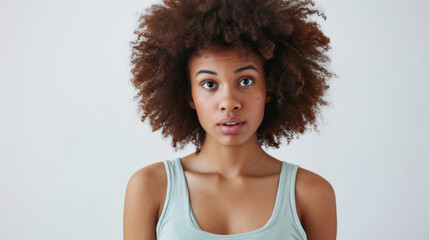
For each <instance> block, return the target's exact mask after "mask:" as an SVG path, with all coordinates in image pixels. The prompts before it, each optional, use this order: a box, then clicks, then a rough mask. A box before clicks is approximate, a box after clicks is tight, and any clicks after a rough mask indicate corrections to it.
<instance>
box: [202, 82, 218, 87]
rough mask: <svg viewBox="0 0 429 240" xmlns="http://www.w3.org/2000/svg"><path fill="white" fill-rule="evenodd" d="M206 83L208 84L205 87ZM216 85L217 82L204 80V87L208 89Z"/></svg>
mask: <svg viewBox="0 0 429 240" xmlns="http://www.w3.org/2000/svg"><path fill="white" fill-rule="evenodd" d="M204 85H206V86H207V87H204ZM214 85H215V83H214V82H211V81H207V82H204V83H203V84H202V86H203V88H206V89H212V88H213V87H214Z"/></svg>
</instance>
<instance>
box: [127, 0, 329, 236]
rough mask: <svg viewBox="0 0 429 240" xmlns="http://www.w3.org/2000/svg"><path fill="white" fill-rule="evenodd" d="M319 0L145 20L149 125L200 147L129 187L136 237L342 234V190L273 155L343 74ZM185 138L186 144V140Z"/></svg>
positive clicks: (236, 3) (139, 83)
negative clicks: (332, 66)
mask: <svg viewBox="0 0 429 240" xmlns="http://www.w3.org/2000/svg"><path fill="white" fill-rule="evenodd" d="M312 6H313V2H312V1H281V0H273V1H270V0H205V1H204V0H201V1H195V0H175V1H172V0H171V1H167V0H165V1H164V2H163V4H161V5H155V6H152V8H151V9H149V11H148V12H147V13H146V14H145V15H143V16H142V17H141V22H140V25H139V27H138V29H137V30H136V35H137V39H136V40H135V41H133V54H132V64H133V69H132V73H133V78H132V82H133V84H134V86H135V87H136V88H137V89H138V90H139V93H138V95H137V96H136V98H139V106H140V110H141V112H142V121H145V119H149V120H150V121H149V123H150V125H151V126H152V128H153V130H154V131H155V130H158V129H162V134H163V136H164V137H172V146H173V147H174V148H176V149H177V148H183V146H184V145H185V144H186V143H189V142H191V143H193V144H194V145H195V146H196V151H195V152H194V153H192V154H190V155H187V156H184V157H178V158H176V159H171V160H165V161H162V162H156V163H153V164H150V165H148V166H146V167H143V168H142V169H140V170H138V171H137V172H136V173H135V174H133V175H132V176H131V178H130V180H129V182H128V185H127V190H126V196H125V208H124V239H125V240H138V239H139V240H142V239H145V240H149V239H159V240H175V239H184V240H190V239H192V240H193V239H198V240H199V239H207V240H208V239H250V240H253V239H255V240H256V239H266V240H268V239H276V240H277V239H310V240H315V239H317V240H332V239H335V238H336V228H337V226H336V225H337V222H336V204H335V194H334V190H333V188H332V186H331V185H330V184H329V182H327V181H326V180H325V179H324V178H322V177H321V176H319V175H317V174H315V173H313V172H311V171H308V170H306V169H303V168H301V167H299V166H298V165H295V164H292V163H289V162H288V161H285V160H283V159H276V158H274V157H272V156H270V155H269V154H267V153H266V152H265V151H264V150H263V149H262V146H266V147H275V148H278V147H279V146H280V140H281V138H282V137H285V138H286V139H287V143H288V144H289V142H290V141H291V139H293V137H294V136H295V135H297V134H302V133H304V132H305V130H307V128H308V126H314V127H315V129H316V130H317V128H316V127H317V125H316V123H315V122H316V115H317V113H318V112H319V107H320V106H322V105H326V104H327V102H326V101H325V100H324V99H323V96H324V94H325V91H326V89H328V85H327V84H326V80H328V79H329V78H330V77H332V73H331V72H329V71H328V70H327V69H326V68H325V67H324V63H326V62H328V61H329V58H328V57H327V55H326V54H325V53H326V51H327V50H328V49H329V38H327V37H326V36H325V35H324V34H323V33H322V32H321V30H320V28H319V25H318V24H317V23H315V22H312V21H310V20H309V19H308V17H309V16H311V15H313V14H317V15H320V16H323V17H324V15H323V14H320V13H319V12H318V11H317V10H315V9H314V8H312ZM178 144H179V146H178Z"/></svg>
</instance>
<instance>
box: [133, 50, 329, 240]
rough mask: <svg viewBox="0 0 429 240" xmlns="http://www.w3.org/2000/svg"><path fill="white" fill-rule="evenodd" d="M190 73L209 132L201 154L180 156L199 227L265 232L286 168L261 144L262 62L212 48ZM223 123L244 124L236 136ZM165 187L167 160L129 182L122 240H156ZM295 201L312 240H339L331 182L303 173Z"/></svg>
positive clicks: (192, 63) (193, 103) (195, 104)
mask: <svg viewBox="0 0 429 240" xmlns="http://www.w3.org/2000/svg"><path fill="white" fill-rule="evenodd" d="M188 69H189V75H190V81H191V89H192V96H191V97H190V98H189V106H190V107H191V108H193V109H195V111H196V112H197V115H198V119H199V121H200V124H201V126H202V127H203V129H204V130H205V131H206V139H205V141H204V144H203V146H202V148H201V152H200V153H199V154H198V155H196V154H195V153H192V154H190V155H188V156H185V157H182V158H181V163H182V166H183V169H184V171H185V177H186V181H187V184H188V189H189V193H188V194H189V197H190V204H191V206H192V209H193V213H194V215H195V218H196V219H197V222H198V225H199V226H200V228H201V229H202V230H203V231H207V232H211V233H215V234H238V233H244V232H250V231H254V230H256V229H259V228H261V227H262V226H264V225H265V223H266V222H267V221H268V219H269V218H270V216H271V214H272V210H273V208H274V203H275V196H276V193H277V184H278V180H279V177H280V169H281V161H280V160H278V159H275V158H273V157H272V156H270V155H268V154H267V153H266V152H265V151H264V150H263V149H262V148H261V146H260V145H259V144H258V142H257V135H256V130H257V129H258V127H259V125H260V124H261V122H262V119H263V116H264V109H265V104H266V103H267V102H269V101H270V99H269V98H267V96H266V82H265V77H264V76H265V73H264V69H263V59H262V58H260V57H259V56H258V55H256V54H255V53H253V52H250V53H249V54H248V56H247V57H240V56H238V54H237V53H236V52H235V50H233V49H225V48H221V47H216V46H214V47H212V48H210V49H208V50H205V51H202V52H199V53H198V54H197V55H195V56H193V57H191V59H190V60H189V65H188ZM224 117H236V118H239V119H241V120H243V121H245V124H244V125H243V127H242V128H241V129H240V131H239V132H238V133H236V134H224V133H223V132H222V131H221V130H220V128H219V126H218V122H219V121H220V120H222V119H223V118H224ZM166 188H167V175H166V172H165V167H164V165H163V163H162V162H158V163H154V164H150V165H148V166H146V167H144V168H142V169H140V170H139V171H137V172H136V173H135V174H134V175H133V176H132V177H131V178H130V180H129V182H128V185H127V190H126V196H125V208H124V239H126V240H137V239H156V224H157V221H158V219H159V216H160V214H161V212H162V209H163V205H164V200H165V197H166ZM225 196H227V197H225ZM243 196H246V197H245V198H243ZM295 201H296V210H297V216H298V219H299V220H300V223H301V225H302V227H303V228H304V230H305V232H306V235H307V239H309V240H315V239H318V240H332V239H336V231H337V219H336V204H335V193H334V190H333V188H332V186H331V185H330V184H329V182H328V181H326V180H325V179H324V178H322V177H321V176H319V175H317V174H315V173H313V172H310V171H308V170H306V169H303V168H299V169H298V172H297V176H296V185H295ZM214 209H215V210H214Z"/></svg>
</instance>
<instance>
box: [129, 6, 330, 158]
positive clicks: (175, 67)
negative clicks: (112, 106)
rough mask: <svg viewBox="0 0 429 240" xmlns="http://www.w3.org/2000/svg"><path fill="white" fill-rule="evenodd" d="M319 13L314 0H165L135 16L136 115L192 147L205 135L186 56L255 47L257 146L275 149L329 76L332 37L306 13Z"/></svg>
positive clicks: (309, 113) (316, 105)
mask: <svg viewBox="0 0 429 240" xmlns="http://www.w3.org/2000/svg"><path fill="white" fill-rule="evenodd" d="M315 14H316V15H318V16H321V17H323V18H324V19H326V16H325V15H324V14H323V13H320V11H318V10H317V9H315V8H314V2H313V1H302V0H295V1H284V0H164V1H163V4H156V5H152V6H151V7H150V8H148V9H146V13H144V14H142V15H141V16H140V19H139V25H138V27H137V29H136V30H135V32H134V33H135V36H136V39H135V40H133V41H131V45H132V54H131V65H132V69H131V72H132V78H131V82H132V84H133V85H134V87H135V88H136V89H137V90H138V94H137V95H136V96H135V97H134V98H135V99H136V100H139V113H141V121H142V122H144V121H145V119H147V118H148V119H149V120H150V125H151V126H152V131H157V130H159V129H162V135H163V136H164V137H165V138H167V137H168V136H171V137H172V147H173V148H174V149H175V150H176V151H177V150H178V149H183V147H184V146H185V145H186V144H187V143H189V142H191V143H193V144H194V145H195V146H196V150H197V151H196V152H197V153H198V152H199V151H200V149H201V147H202V145H203V142H204V139H205V134H206V133H205V131H204V130H203V128H202V127H201V125H200V123H199V121H198V117H197V113H196V112H195V110H194V109H192V108H191V107H190V106H189V103H188V99H189V97H190V94H191V91H190V89H191V88H190V81H189V77H188V60H189V58H190V57H191V56H192V55H193V54H195V53H196V52H198V51H199V50H201V49H206V48H208V47H210V46H213V45H219V44H220V45H222V46H225V47H233V48H235V49H236V50H237V52H238V53H239V54H240V55H242V56H244V55H246V54H247V51H248V50H247V49H249V48H250V49H251V50H253V51H254V52H255V53H257V54H259V55H260V56H261V57H262V58H263V59H264V60H265V62H264V70H265V74H266V83H267V96H270V97H271V101H270V102H269V103H267V104H266V107H265V113H264V119H263V121H262V123H261V125H260V126H259V128H258V130H257V136H258V142H259V144H260V145H261V146H266V147H274V148H279V146H280V144H281V141H280V140H281V138H282V137H285V138H286V139H287V144H289V143H290V141H291V140H292V139H293V138H294V136H297V137H298V138H299V134H302V133H304V132H305V131H306V130H307V128H308V127H309V126H313V127H314V129H315V130H316V131H318V130H317V124H316V117H317V115H318V114H319V113H320V106H322V105H327V104H328V102H327V101H326V100H325V99H324V98H323V97H324V95H325V92H326V90H327V89H328V88H329V86H328V85H327V83H326V81H327V80H328V79H329V78H331V77H332V76H333V75H334V74H333V73H332V72H330V71H328V70H327V69H326V66H325V64H326V63H328V62H330V58H329V57H328V56H327V55H326V52H327V51H328V50H329V49H330V46H329V42H330V39H329V38H328V37H326V36H325V35H324V33H323V32H322V31H321V29H320V25H319V24H318V23H316V22H315V21H311V20H310V19H309V18H310V17H311V16H313V15H315Z"/></svg>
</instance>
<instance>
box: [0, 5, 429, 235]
mask: <svg viewBox="0 0 429 240" xmlns="http://www.w3.org/2000/svg"><path fill="white" fill-rule="evenodd" d="M316 3H317V4H318V6H319V7H320V9H322V10H323V11H324V12H325V14H326V15H327V16H328V19H327V21H324V22H323V21H322V22H321V24H322V27H323V29H324V31H325V32H326V34H327V35H328V36H329V37H330V38H331V46H332V50H331V52H330V56H331V58H332V64H331V69H332V70H334V71H335V72H336V73H337V75H338V78H335V79H332V80H331V81H330V84H331V88H330V89H329V92H328V100H329V101H330V102H331V105H329V106H328V107H325V108H323V109H322V110H323V112H322V113H323V116H324V117H323V118H321V120H320V121H319V130H320V133H319V134H318V133H315V132H308V133H306V134H305V135H303V136H302V137H300V138H299V139H295V140H293V141H292V142H291V144H290V145H287V144H283V145H282V147H281V149H277V150H273V149H269V153H270V154H271V155H273V156H275V157H277V158H279V159H281V160H285V161H289V162H292V163H295V164H299V165H300V166H301V167H303V168H306V169H308V170H310V171H313V172H316V173H318V174H319V175H321V176H323V177H324V178H326V179H327V180H328V181H329V182H330V183H331V184H332V185H333V187H334V189H335V191H336V198H337V212H338V239H348V240H354V239H356V240H358V239H359V240H361V239H392V240H393V239H422V240H423V239H429V231H428V230H427V224H428V223H429V216H428V215H429V207H428V206H427V204H428V202H429V193H428V190H427V189H428V188H427V186H428V184H429V181H428V179H429V178H428V170H427V169H428V167H429V164H428V161H427V160H428V159H429V154H428V151H427V148H428V137H429V127H428V125H427V124H428V123H429V113H428V109H429V101H428V100H427V98H426V97H427V96H426V95H427V91H428V89H429V83H428V81H429V79H428V72H427V70H428V60H427V56H428V54H429V33H428V27H427V23H428V22H429V15H428V14H427V9H429V2H428V1H424V0H420V1H419V0H411V1H405V0H403V1H397V0H389V1H387V0H377V1H370V0H360V1H351V0H331V1H328V0H323V1H316ZM149 5H150V3H148V2H145V1H142V0H141V1H136V0H127V1H109V0H103V1H101V0H92V1H83V0H74V1H71V0H64V1H54V0H39V1H28V0H27V1H25V0H19V1H12V0H6V1H5V0H1V3H0V114H1V118H0V194H1V196H0V239H7V240H14V239H32V240H33V239H34V240H35V239H37V240H39V239H40V240H42V239H43V240H48V239H49V240H51V239H52V240H53V239H65V240H68V239H79V240H81V239H122V214H123V203H124V196H125V187H126V184H127V181H128V179H129V177H130V176H131V175H132V174H133V173H134V172H135V171H137V170H138V169H140V168H142V167H144V166H146V165H148V164H150V163H153V162H158V161H162V160H166V159H173V158H175V157H179V156H185V155H187V154H188V153H191V152H192V151H193V150H194V148H193V146H188V147H187V148H185V149H184V150H183V151H179V152H174V150H173V149H172V148H171V147H170V145H169V144H170V140H171V139H163V138H162V137H161V134H160V132H152V131H151V129H150V128H149V125H148V124H147V123H141V122H140V119H139V116H138V115H137V112H136V109H137V103H136V102H135V101H133V99H132V97H133V96H134V94H135V91H134V89H133V87H132V86H131V84H130V83H129V79H130V65H129V54H130V47H129V42H130V41H131V40H132V39H133V37H134V36H133V30H134V29H135V27H136V26H137V19H138V16H139V13H140V12H141V11H142V10H143V9H144V8H146V7H148V6H149ZM319 20H321V19H319Z"/></svg>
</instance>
